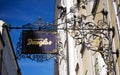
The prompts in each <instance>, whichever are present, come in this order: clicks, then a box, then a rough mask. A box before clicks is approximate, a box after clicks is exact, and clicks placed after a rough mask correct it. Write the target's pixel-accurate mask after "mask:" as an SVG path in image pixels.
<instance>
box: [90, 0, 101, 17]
mask: <svg viewBox="0 0 120 75" xmlns="http://www.w3.org/2000/svg"><path fill="white" fill-rule="evenodd" d="M99 2H100V0H94V4H93V9H92V12H91V13H92V15H93V16H94V17H95V13H96V12H97V8H98V4H99Z"/></svg>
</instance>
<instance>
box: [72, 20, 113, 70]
mask: <svg viewBox="0 0 120 75" xmlns="http://www.w3.org/2000/svg"><path fill="white" fill-rule="evenodd" d="M78 26H79V27H77V29H76V31H75V36H74V39H76V40H77V41H76V43H77V45H79V44H84V46H85V47H86V48H87V49H88V50H92V51H95V52H99V53H100V54H101V56H102V58H103V59H104V62H105V63H106V65H107V67H108V72H113V60H114V59H113V55H112V39H113V37H114V28H110V25H108V23H107V22H104V21H103V20H99V21H98V22H97V24H95V23H93V22H87V23H79V25H78ZM111 33H112V34H111Z"/></svg>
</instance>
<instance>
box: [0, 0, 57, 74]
mask: <svg viewBox="0 0 120 75" xmlns="http://www.w3.org/2000/svg"><path fill="white" fill-rule="evenodd" d="M54 3H55V2H54V0H0V20H3V21H5V22H6V23H7V24H10V25H12V26H22V25H24V24H27V23H32V22H35V21H36V20H37V19H38V17H41V18H42V20H43V21H45V22H51V21H53V18H54ZM10 35H11V39H12V42H13V46H14V48H16V43H17V42H18V38H19V36H20V30H11V31H10ZM18 62H19V66H20V69H21V72H22V75H53V71H54V70H53V67H54V62H53V59H52V60H49V61H45V62H43V63H37V62H35V61H31V60H29V59H21V60H19V61H18Z"/></svg>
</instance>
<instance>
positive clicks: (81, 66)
mask: <svg viewBox="0 0 120 75" xmlns="http://www.w3.org/2000/svg"><path fill="white" fill-rule="evenodd" d="M119 8H120V0H56V6H55V27H56V29H57V32H58V50H59V53H58V55H57V57H56V59H55V73H54V74H55V75H120V63H119V62H120V57H119V49H120V31H119V28H120V27H119V26H120V9H119Z"/></svg>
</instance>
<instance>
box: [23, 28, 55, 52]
mask: <svg viewBox="0 0 120 75" xmlns="http://www.w3.org/2000/svg"><path fill="white" fill-rule="evenodd" d="M56 47H57V46H56V37H55V32H47V31H45V32H41V31H35V30H34V31H33V30H23V32H22V53H23V54H52V53H57V48H56Z"/></svg>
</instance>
